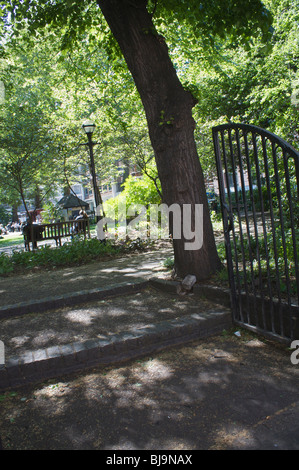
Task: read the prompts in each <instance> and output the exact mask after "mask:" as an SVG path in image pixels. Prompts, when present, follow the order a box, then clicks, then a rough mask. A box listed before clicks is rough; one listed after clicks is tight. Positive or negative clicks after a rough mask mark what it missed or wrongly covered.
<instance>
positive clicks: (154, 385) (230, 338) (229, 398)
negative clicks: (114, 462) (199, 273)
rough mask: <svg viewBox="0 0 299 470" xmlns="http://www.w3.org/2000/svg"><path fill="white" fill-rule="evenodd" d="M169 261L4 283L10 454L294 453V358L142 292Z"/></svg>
mask: <svg viewBox="0 0 299 470" xmlns="http://www.w3.org/2000/svg"><path fill="white" fill-rule="evenodd" d="M170 255H171V252H170V251H169V250H165V251H155V252H151V253H149V252H148V253H142V254H139V255H134V256H130V257H127V258H126V259H119V260H111V261H107V262H105V263H92V264H90V265H89V266H81V267H75V268H64V269H62V270H56V271H49V272H46V273H43V274H42V275H41V273H40V272H37V273H32V274H30V275H26V276H18V277H11V278H6V279H1V281H0V293H1V309H0V315H2V319H1V320H0V339H1V340H2V341H4V344H5V350H6V353H7V354H6V358H5V359H6V360H5V365H4V366H2V367H1V366H0V390H1V392H0V399H1V408H0V422H1V425H0V435H1V439H2V445H3V447H4V448H5V449H100V450H107V449H109V450H113V452H116V455H117V451H118V450H136V449H153V450H154V449H162V450H163V449H164V450H165V451H167V450H180V451H187V450H194V449H297V450H298V449H299V428H298V422H299V419H298V418H299V402H298V398H297V390H298V366H297V367H296V366H294V365H292V364H291V362H290V352H289V351H287V350H286V348H284V347H282V346H277V345H272V344H271V343H269V342H265V341H262V340H261V339H259V338H255V337H254V335H252V334H250V333H246V332H243V331H242V332H241V337H240V338H239V337H236V336H235V335H234V329H232V328H231V326H232V325H231V319H230V310H229V309H228V308H227V307H225V306H224V305H223V302H220V303H219V298H218V297H217V295H218V294H217V289H215V290H214V291H212V294H211V291H206V293H208V294H209V295H208V296H205V297H203V295H202V293H203V292H204V290H203V289H199V290H198V293H196V292H197V291H196V292H195V293H194V294H193V295H191V296H184V297H180V296H178V295H177V294H176V291H175V285H173V284H172V283H163V282H158V283H154V282H151V281H150V280H151V278H152V277H153V276H155V274H156V275H157V274H158V273H159V272H160V271H161V266H162V262H163V260H164V259H165V258H167V257H168V256H170ZM158 285H159V286H160V287H159V289H157V286H158ZM166 287H167V290H166ZM211 298H213V302H211ZM91 299H92V302H91V301H90V300H91ZM223 299H224V300H225V296H224V297H223V298H222V300H223ZM223 330H225V331H227V334H225V335H223V334H222V333H223ZM58 332H59V333H58ZM2 338H3V339H2ZM190 341H193V342H191V343H190ZM152 453H153V452H152ZM186 453H187V452H185V454H186ZM189 454H192V452H188V455H189ZM109 455H110V454H109ZM194 458H195V457H194ZM101 463H105V462H101Z"/></svg>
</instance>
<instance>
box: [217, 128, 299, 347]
mask: <svg viewBox="0 0 299 470" xmlns="http://www.w3.org/2000/svg"><path fill="white" fill-rule="evenodd" d="M213 140H214V149H215V156H216V163H217V171H218V182H219V192H220V203H221V210H222V218H223V227H224V236H225V247H226V258H227V269H228V277H229V283H230V289H231V300H232V310H233V319H234V321H235V322H236V323H240V324H241V325H243V326H246V327H247V328H249V329H254V330H255V331H260V332H261V333H263V334H265V335H270V336H271V337H276V338H278V339H279V340H282V341H286V342H288V341H289V340H291V339H293V338H294V337H296V336H297V337H298V338H299V324H298V323H299V307H298V301H299V268H298V265H299V263H298V254H299V153H298V152H297V151H296V150H295V149H294V148H292V147H291V146H290V145H289V144H288V143H287V142H285V141H284V140H283V139H281V138H279V137H278V136H276V135H274V134H272V133H271V132H268V131H266V130H264V129H261V128H259V127H256V126H251V125H245V124H225V125H221V126H217V127H214V128H213Z"/></svg>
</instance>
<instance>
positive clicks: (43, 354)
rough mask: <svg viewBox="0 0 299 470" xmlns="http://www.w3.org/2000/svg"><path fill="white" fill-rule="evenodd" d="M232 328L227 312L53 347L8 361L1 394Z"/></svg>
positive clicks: (0, 370) (0, 371) (1, 369)
mask: <svg viewBox="0 0 299 470" xmlns="http://www.w3.org/2000/svg"><path fill="white" fill-rule="evenodd" d="M230 327H231V314H230V311H229V310H227V309H223V310H215V311H212V312H210V313H209V315H208V316H205V317H204V316H202V315H200V314H192V315H188V316H184V317H183V318H181V319H178V320H171V321H164V322H160V323H157V324H156V325H153V326H147V327H144V328H142V329H136V330H132V331H125V332H122V333H120V334H116V335H113V336H109V337H106V338H105V339H90V340H87V341H84V342H75V343H71V344H66V345H61V346H53V347H50V348H47V349H42V350H38V351H33V352H29V353H27V354H24V355H22V356H20V357H16V356H15V357H11V358H10V359H8V361H7V363H6V364H5V366H0V391H5V390H8V389H11V388H16V387H19V386H24V385H27V384H31V383H37V382H41V381H43V380H46V379H50V378H56V377H59V376H61V375H67V374H70V373H74V372H79V371H83V370H87V369H90V368H92V367H95V366H106V365H111V364H113V363H115V364H117V363H121V362H124V361H128V360H132V359H136V358H138V357H142V356H144V355H147V354H150V353H153V352H157V351H159V350H162V349H165V348H167V347H170V346H174V345H180V344H184V343H186V342H188V341H192V340H193V339H197V338H205V337H208V336H211V335H213V334H217V333H220V332H221V331H223V330H224V329H227V328H230Z"/></svg>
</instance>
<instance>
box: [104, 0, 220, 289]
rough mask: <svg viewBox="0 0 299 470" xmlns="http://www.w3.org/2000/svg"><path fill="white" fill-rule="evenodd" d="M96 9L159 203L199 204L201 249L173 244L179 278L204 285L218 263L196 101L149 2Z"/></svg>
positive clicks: (114, 0)
mask: <svg viewBox="0 0 299 470" xmlns="http://www.w3.org/2000/svg"><path fill="white" fill-rule="evenodd" d="M97 3H98V5H99V7H100V8H101V10H102V13H103V15H104V17H105V19H106V21H107V23H108V25H109V27H110V29H111V31H112V33H113V35H114V37H115V39H116V40H117V42H118V44H119V46H120V49H121V51H122V53H123V55H124V58H125V60H126V62H127V65H128V68H129V70H130V72H131V74H132V76H133V79H134V81H135V84H136V87H137V89H138V92H139V94H140V97H141V100H142V103H143V106H144V110H145V113H146V118H147V123H148V129H149V136H150V139H151V143H152V146H153V149H154V152H155V159H156V163H157V169H158V175H159V178H160V181H161V186H162V193H163V202H164V203H165V204H167V205H168V206H171V205H172V204H174V203H176V204H179V206H180V207H183V205H184V204H190V205H191V207H192V210H193V213H194V208H195V204H203V245H202V247H201V248H200V249H196V250H186V249H185V242H186V241H187V240H186V238H185V237H184V236H183V233H182V238H181V239H174V240H173V244H174V256H175V265H176V269H177V273H178V275H179V276H182V277H183V276H185V275H187V274H194V275H196V277H197V280H204V279H207V278H208V277H210V276H211V274H213V273H215V271H216V270H218V269H219V268H220V266H221V263H220V260H219V257H218V254H217V250H216V246H215V240H214V234H213V229H212V224H211V220H210V215H209V208H208V202H207V196H206V191H205V185H204V176H203V173H202V169H201V166H200V162H199V158H198V154H197V150H196V144H195V140H194V128H195V122H194V119H193V117H192V108H193V106H194V105H195V104H196V101H195V99H194V97H193V96H192V94H191V93H190V92H188V91H186V90H185V89H184V88H183V86H182V84H181V83H180V81H179V79H178V77H177V74H176V71H175V69H174V66H173V64H172V62H171V60H170V57H169V54H168V48H167V45H166V43H165V40H164V38H163V37H161V36H160V35H159V34H157V32H156V30H155V28H154V25H153V22H152V17H151V15H150V14H149V13H148V11H147V8H146V6H147V0H97ZM192 230H194V220H193V224H192ZM182 232H183V230H182ZM189 242H190V240H189Z"/></svg>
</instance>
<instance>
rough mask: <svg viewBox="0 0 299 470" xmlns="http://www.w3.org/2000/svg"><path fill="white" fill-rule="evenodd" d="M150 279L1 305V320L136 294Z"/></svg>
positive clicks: (146, 285)
mask: <svg viewBox="0 0 299 470" xmlns="http://www.w3.org/2000/svg"><path fill="white" fill-rule="evenodd" d="M148 285H149V284H148V281H140V282H134V283H128V282H127V283H120V284H113V285H111V286H110V287H108V288H107V287H99V288H95V289H89V290H82V291H79V292H74V293H68V294H64V295H59V296H52V297H46V298H44V299H40V300H34V301H28V302H21V303H17V304H13V305H5V306H3V307H0V320H4V319H7V318H11V317H18V316H22V315H25V314H26V313H40V312H44V311H46V310H51V309H57V308H63V307H67V306H71V305H76V304H81V303H84V302H92V301H94V300H102V299H105V298H107V297H113V296H119V295H126V294H134V293H135V292H140V291H141V290H143V289H145V288H146V287H148Z"/></svg>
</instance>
